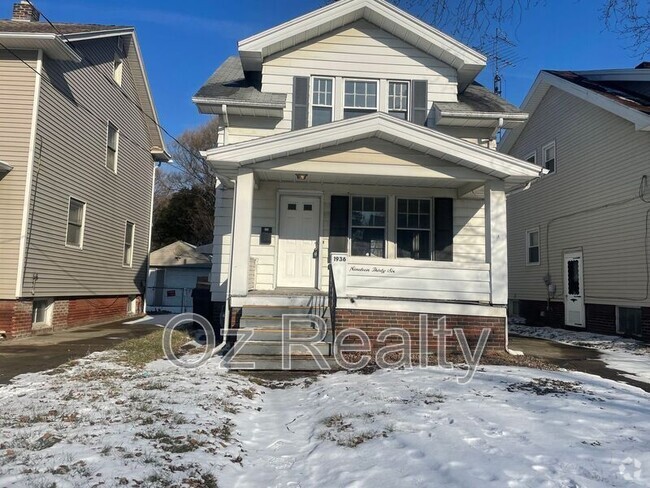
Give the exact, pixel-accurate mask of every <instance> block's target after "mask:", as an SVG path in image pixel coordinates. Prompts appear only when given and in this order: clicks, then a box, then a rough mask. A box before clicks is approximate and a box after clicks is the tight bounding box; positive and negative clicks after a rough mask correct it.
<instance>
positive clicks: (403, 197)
mask: <svg viewBox="0 0 650 488" xmlns="http://www.w3.org/2000/svg"><path fill="white" fill-rule="evenodd" d="M400 200H427V201H428V202H429V228H428V229H413V228H411V227H405V228H400V227H399V224H398V220H399V201H400ZM434 204H435V201H434V198H431V197H408V196H399V195H396V196H395V259H410V260H412V261H426V260H424V259H413V258H400V257H399V256H397V251H398V250H397V232H398V231H400V230H418V231H420V230H428V231H429V259H428V261H433V260H434V259H433V253H434V251H433V234H434V231H433V216H434V208H433V206H434Z"/></svg>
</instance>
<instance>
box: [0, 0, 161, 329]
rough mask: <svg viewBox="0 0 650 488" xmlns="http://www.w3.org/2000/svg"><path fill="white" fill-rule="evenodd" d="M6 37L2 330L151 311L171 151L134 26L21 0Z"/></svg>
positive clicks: (0, 94) (1, 106)
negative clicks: (64, 16)
mask: <svg viewBox="0 0 650 488" xmlns="http://www.w3.org/2000/svg"><path fill="white" fill-rule="evenodd" d="M0 40H1V42H2V46H0V161H2V162H3V164H2V166H0V216H1V218H0V233H1V235H2V237H1V239H2V246H0V331H2V332H3V334H4V335H6V336H8V337H16V336H19V335H25V334H29V333H31V332H33V331H36V330H43V329H46V330H50V329H53V328H55V329H56V328H57V327H67V326H73V325H78V324H85V323H92V322H97V323H99V322H108V321H111V320H115V319H119V318H122V317H125V316H127V315H129V314H137V313H139V312H140V311H141V308H142V296H143V293H144V291H145V282H146V274H147V269H146V268H147V255H148V252H149V240H150V224H151V208H152V186H153V175H154V173H153V172H154V165H155V162H156V161H165V160H167V159H168V156H167V154H166V152H165V149H164V143H163V139H162V136H161V133H160V131H159V127H158V124H157V116H156V113H155V108H154V105H153V101H152V98H151V94H150V92H149V87H148V82H147V77H146V73H145V71H144V66H143V64H142V57H141V53H140V49H139V46H138V42H137V39H136V36H135V32H134V30H133V28H131V27H117V26H103V25H93V24H65V23H61V24H59V23H57V24H54V25H53V26H52V25H50V24H49V23H46V22H40V21H39V13H38V11H36V10H35V9H34V8H33V7H32V6H31V5H30V4H28V3H27V2H21V3H17V4H15V5H14V11H13V18H12V19H11V20H6V21H0Z"/></svg>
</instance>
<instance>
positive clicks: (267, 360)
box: [227, 355, 340, 371]
mask: <svg viewBox="0 0 650 488" xmlns="http://www.w3.org/2000/svg"><path fill="white" fill-rule="evenodd" d="M235 360H236V361H235V362H233V363H229V364H228V365H227V366H228V368H229V369H231V370H233V371H238V370H242V368H241V363H246V362H254V363H255V370H256V371H282V370H283V368H282V356H279V355H278V356H275V355H273V356H263V355H250V356H247V355H239V356H236V358H235ZM325 361H326V362H327V365H328V367H329V368H330V369H329V370H325V371H336V370H338V369H340V366H339V365H338V363H337V362H336V361H335V360H334V358H331V357H329V358H325ZM246 369H249V368H246ZM291 371H322V369H321V368H319V367H318V363H316V360H315V359H314V358H312V357H305V356H295V355H292V356H291Z"/></svg>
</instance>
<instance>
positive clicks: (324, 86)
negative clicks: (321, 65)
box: [311, 78, 334, 126]
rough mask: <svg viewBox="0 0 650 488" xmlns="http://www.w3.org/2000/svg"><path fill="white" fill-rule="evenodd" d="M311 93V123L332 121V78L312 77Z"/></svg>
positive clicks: (318, 123) (319, 123)
mask: <svg viewBox="0 0 650 488" xmlns="http://www.w3.org/2000/svg"><path fill="white" fill-rule="evenodd" d="M311 85H312V95H311V100H312V104H311V125H312V126H314V125H322V124H327V123H329V122H331V121H332V92H333V87H334V80H333V79H332V78H313V79H312V84H311Z"/></svg>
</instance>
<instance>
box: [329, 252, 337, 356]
mask: <svg viewBox="0 0 650 488" xmlns="http://www.w3.org/2000/svg"><path fill="white" fill-rule="evenodd" d="M327 269H328V271H329V274H330V276H329V289H328V290H327V306H328V307H329V309H330V324H331V328H332V344H334V342H335V338H336V302H337V300H338V297H337V295H336V282H335V280H334V271H333V269H332V264H331V263H330V264H328V265H327Z"/></svg>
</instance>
